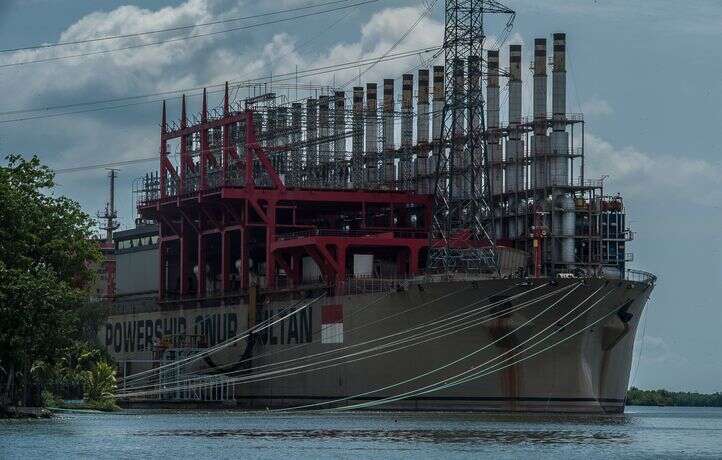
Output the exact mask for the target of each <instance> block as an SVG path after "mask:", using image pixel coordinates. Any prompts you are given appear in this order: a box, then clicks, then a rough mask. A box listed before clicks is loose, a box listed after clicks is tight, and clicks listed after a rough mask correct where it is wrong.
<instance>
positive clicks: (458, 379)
mask: <svg viewBox="0 0 722 460" xmlns="http://www.w3.org/2000/svg"><path fill="white" fill-rule="evenodd" d="M604 287H605V286H601V287H600V288H598V289H597V290H595V291H594V292H593V293H592V294H590V295H589V296H588V297H587V298H586V299H584V300H583V301H582V302H580V303H579V304H577V305H576V306H575V307H574V308H572V309H571V310H570V311H569V312H567V313H566V314H565V315H563V316H562V317H561V318H559V319H557V320H556V321H554V322H553V323H551V324H550V325H548V326H547V327H545V328H543V329H542V330H541V331H539V332H537V333H536V334H534V335H533V336H531V337H529V338H528V339H527V340H525V341H524V342H522V343H520V344H518V345H517V346H515V347H513V348H511V349H509V350H507V351H505V352H503V353H500V354H499V355H497V356H495V357H493V358H490V359H489V360H487V361H485V362H484V363H481V364H479V365H476V366H474V367H472V368H470V369H467V370H466V371H464V372H461V373H459V374H456V375H454V376H451V377H448V378H446V379H443V380H441V381H438V382H434V383H432V384H429V385H426V386H424V387H421V388H418V389H415V390H411V391H407V392H405V393H401V394H399V395H395V396H391V397H386V398H382V399H378V400H375V401H368V402H364V403H358V404H352V405H348V406H343V407H339V408H333V409H330V410H352V409H359V408H365V407H372V406H376V405H381V404H386V403H390V402H396V401H400V400H403V399H407V398H409V397H414V396H420V395H423V394H427V393H432V392H435V391H439V390H441V389H445V388H450V387H453V386H457V385H460V384H462V383H465V382H468V381H470V380H474V379H477V378H480V377H482V376H483V375H488V373H486V374H484V372H485V371H484V369H482V370H479V368H481V367H483V366H486V365H487V364H488V363H490V362H493V361H496V360H498V359H499V358H500V357H502V356H505V355H507V354H508V353H510V352H511V351H513V350H515V349H517V348H519V347H520V346H522V345H524V344H525V343H528V342H529V341H530V340H533V339H534V338H536V337H538V336H539V335H540V334H542V333H544V332H545V331H547V330H549V329H550V328H551V327H553V326H554V325H556V324H557V323H558V322H559V320H561V319H563V318H565V317H567V316H568V315H569V314H571V313H573V312H574V311H575V310H577V309H578V308H579V307H581V306H582V305H584V304H585V303H586V302H588V301H589V300H590V299H591V298H592V297H594V296H595V295H596V294H597V293H598V292H599V291H600V290H602V289H603V288H604ZM610 293H611V291H610V292H609V293H607V294H605V295H604V296H602V297H601V298H600V299H599V300H597V301H596V302H594V303H593V304H592V305H591V306H589V307H588V308H587V309H586V310H584V311H583V312H581V313H579V314H578V315H577V316H576V317H575V318H574V319H572V320H571V321H569V323H568V324H571V323H572V322H574V321H575V320H576V319H578V318H579V317H581V316H582V315H584V314H586V313H587V312H588V311H589V310H591V309H592V308H594V307H595V306H596V305H598V304H599V303H600V302H601V301H602V300H604V299H605V298H606V297H607V296H608V295H609V294H610ZM560 300H561V299H560ZM615 311H616V308H615ZM523 326H524V325H522V326H519V327H518V328H516V329H514V330H513V331H511V332H510V333H508V334H506V335H505V336H503V337H501V338H500V339H498V340H503V339H504V338H505V337H507V336H509V335H511V334H513V333H515V332H516V331H518V330H519V329H520V328H521V327H523ZM558 332H559V330H556V331H553V332H552V333H550V334H548V335H547V336H545V337H544V338H542V339H541V340H539V341H537V342H536V343H535V344H533V345H531V346H529V347H527V348H526V349H524V350H522V351H521V352H519V353H517V354H515V355H514V356H512V357H510V358H508V359H507V360H505V361H502V363H503V362H506V361H508V360H509V359H513V358H514V357H515V356H518V355H519V354H523V353H524V352H526V351H528V350H529V349H531V348H533V347H534V346H536V345H538V344H539V343H541V342H544V341H545V340H547V339H548V338H550V337H552V336H554V335H555V334H557V333H558ZM498 340H497V341H498ZM469 355H471V354H469ZM469 355H467V356H469ZM457 362H458V360H457ZM499 364H501V363H499ZM497 365H498V364H496V365H492V366H491V368H494V366H497ZM446 367H449V366H448V365H445V366H442V368H446ZM505 367H508V366H505ZM505 367H504V368H505ZM501 369H502V368H499V369H495V370H494V371H496V370H501ZM436 371H437V370H434V371H433V372H436ZM474 371H478V372H476V374H473V375H472V376H467V377H463V376H464V375H465V374H469V373H473V372H474ZM433 372H429V373H426V374H422V376H426V375H430V374H431V373H433ZM409 380H410V381H411V380H412V379H409ZM413 380H417V378H414V379H413ZM447 382H448V383H447ZM404 383H408V382H404ZM400 384H403V383H400ZM394 386H398V385H394ZM384 389H385V388H384ZM377 391H382V390H376V391H374V392H377ZM366 394H371V392H369V393H365V394H363V395H366ZM358 396H362V395H355V396H354V397H358ZM354 397H352V398H354ZM352 398H350V399H352ZM332 402H333V401H329V402H328V403H332Z"/></svg>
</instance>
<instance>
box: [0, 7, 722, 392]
mask: <svg viewBox="0 0 722 460" xmlns="http://www.w3.org/2000/svg"><path fill="white" fill-rule="evenodd" d="M309 3H316V2H309V1H308V0H303V1H301V0H266V1H263V2H258V1H251V0H247V1H243V0H205V1H201V0H185V1H182V0H176V1H167V0H165V1H162V0H144V1H142V2H141V1H131V0H124V1H117V0H106V1H103V2H97V1H91V0H74V1H72V2H57V1H53V0H16V1H14V0H0V48H2V49H4V50H6V49H13V48H19V47H26V46H31V45H37V44H42V43H57V42H65V41H73V40H82V39H86V38H92V37H97V36H105V35H119V34H129V33H135V32H141V31H147V30H154V29H163V28H169V27H176V26H183V25H193V24H199V23H206V22H209V21H214V20H218V19H224V18H236V17H242V16H248V15H253V14H257V13H264V12H271V11H277V10H279V9H285V8H293V7H298V6H302V5H307V4H309ZM352 3H353V2H352ZM506 4H507V5H508V6H509V7H511V8H512V9H514V10H515V11H516V12H517V16H516V20H515V25H514V29H513V33H512V34H511V36H510V37H509V39H508V40H507V41H506V43H504V45H505V46H506V45H508V44H510V43H520V44H523V45H524V58H523V59H524V62H528V61H529V59H530V57H531V52H530V48H529V44H532V43H533V40H534V38H538V37H547V38H550V37H551V34H552V33H554V32H566V33H567V50H568V53H569V56H568V97H567V105H568V112H582V113H584V115H585V120H586V128H585V134H586V158H587V177H589V178H594V177H602V176H603V175H608V176H609V177H608V178H606V179H605V191H606V192H608V193H610V194H616V193H621V194H622V195H623V196H624V197H625V205H626V207H627V211H628V214H629V215H628V223H630V224H631V226H632V227H633V230H634V231H635V240H634V241H633V242H631V243H630V247H631V251H632V252H633V253H634V262H633V263H631V267H632V268H638V269H643V270H648V271H651V272H654V273H655V274H657V275H658V277H659V281H658V284H657V287H656V288H655V290H654V293H653V294H652V297H651V298H650V301H649V303H648V305H647V308H646V310H645V313H644V315H643V318H642V322H641V324H640V329H639V331H638V334H637V341H636V344H635V351H634V353H635V362H634V364H633V366H632V375H631V384H632V385H635V386H638V387H641V388H661V387H664V388H668V389H672V390H686V391H704V392H712V391H722V383H721V382H722V308H721V306H722V305H720V299H722V162H721V161H722V160H720V158H722V155H721V154H722V152H721V150H722V149H721V148H720V144H719V142H718V137H719V136H718V127H719V126H721V125H722V78H720V75H722V60H720V59H719V49H718V46H719V42H720V39H722V4H720V3H719V2H718V1H706V0H695V2H690V3H689V4H686V5H685V6H684V7H682V6H680V5H679V2H676V1H673V0H669V1H668V0H655V1H654V2H649V1H631V0H547V1H545V2H539V1H537V0H508V1H507V2H506ZM424 5H425V3H423V2H415V1H407V0H388V1H384V0H379V1H377V2H374V3H369V4H364V5H359V6H356V7H354V8H352V9H346V10H339V11H335V12H330V13H326V14H322V15H318V16H313V17H307V18H303V19H301V20H296V21H288V22H283V23H277V24H274V25H268V26H262V27H256V28H252V29H247V30H237V31H232V32H227V33H220V34H215V35H211V36H206V37H200V38H196V39H191V40H180V41H174V42H171V43H166V44H162V45H155V46H147V47H141V48H134V49H131V50H126V51H119V52H112V53H105V52H104V51H105V50H108V49H111V48H116V47H123V46H134V45H138V44H142V43H148V42H152V41H155V40H159V39H167V38H172V37H178V36H182V35H183V34H189V33H202V32H208V31H215V30H221V29H226V28H231V27H238V26H239V25H245V24H252V23H254V22H258V21H268V20H270V18H268V17H266V18H261V19H256V20H249V21H241V22H233V23H227V24H220V25H216V26H213V27H197V28H195V29H192V30H191V31H189V30H183V31H179V32H175V33H169V34H165V35H158V36H150V37H149V36H144V37H135V38H127V39H123V40H114V41H103V42H94V43H90V44H83V45H73V46H67V47H59V48H46V49H37V50H24V51H16V52H0V94H2V97H1V98H0V101H1V102H0V112H1V113H2V114H0V153H2V154H3V156H4V155H6V154H10V153H19V154H22V155H25V156H30V155H32V154H37V155H38V156H39V157H40V159H41V160H42V161H43V162H45V163H46V164H48V165H50V166H51V167H53V168H56V169H62V168H71V167H76V166H84V165H96V164H103V163H108V162H116V161H124V160H132V159H138V158H149V157H153V156H155V155H157V153H158V147H159V121H160V103H159V102H157V101H155V99H156V98H150V99H151V100H153V101H155V102H152V103H138V104H135V105H130V106H126V107H121V108H115V109H112V110H98V111H94V112H84V113H76V114H66V115H63V116H57V117H50V118H39V119H34V120H20V121H12V120H16V119H18V118H28V117H33V116H38V115H43V116H44V115H48V114H51V113H54V112H53V111H41V112H32V113H12V114H8V113H7V112H15V111H20V110H26V109H39V108H46V107H54V106H60V105H67V104H74V103H77V102H86V101H97V100H105V99H113V98H120V97H126V96H132V95H142V94H149V93H156V92H161V91H170V90H176V89H182V88H196V87H200V86H203V85H208V84H215V83H220V82H223V81H226V80H232V81H233V80H239V79H248V78H255V77H260V76H267V75H271V74H273V75H280V74H283V73H288V72H294V71H295V69H296V68H298V69H304V68H313V67H320V66H323V65H327V64H334V63H340V62H347V61H352V60H356V59H360V58H363V57H373V56H379V55H381V54H383V53H384V52H385V51H386V50H387V49H389V48H390V47H391V46H392V45H393V44H394V43H395V42H396V41H397V40H398V39H399V38H400V37H401V36H402V35H403V33H404V31H406V30H407V29H408V28H409V27H410V26H411V24H412V23H413V22H414V21H415V20H416V18H418V17H419V15H420V14H421V12H422V11H423V9H424V8H425V6H424ZM442 7H443V2H442V1H441V0H439V1H437V4H436V5H435V6H434V8H433V10H432V11H431V14H430V16H429V17H428V18H426V19H424V20H423V22H422V23H421V24H420V25H419V27H417V28H416V29H414V31H413V32H412V33H411V34H409V36H408V37H406V39H405V40H404V41H403V42H402V43H401V44H400V45H399V46H398V48H396V51H403V50H412V49H418V48H424V47H430V46H436V45H438V44H440V42H441V38H442V35H443V8H442ZM327 8H330V7H327ZM293 14H299V13H293ZM290 15H292V14H288V15H286V16H290ZM502 29H503V22H502V21H501V18H493V17H492V18H489V21H488V23H487V34H488V36H489V44H490V45H492V46H494V45H495V44H496V45H498V42H497V40H499V36H500V35H501V31H502ZM89 52H90V53H96V54H93V55H91V56H85V57H82V58H73V59H65V60H55V61H50V62H44V63H35V64H24V65H14V66H7V65H6V64H13V63H18V62H23V61H28V60H37V59H52V58H53V57H56V56H60V55H67V54H78V53H89ZM505 56H506V55H505V51H504V49H502V57H501V59H502V63H503V62H504V60H505ZM421 62H424V61H420V60H419V58H418V57H412V58H409V59H406V60H401V61H394V62H388V63H381V64H379V65H377V66H375V67H374V68H372V69H370V70H369V71H368V72H367V73H365V74H364V75H363V77H362V80H363V81H362V83H363V82H366V81H378V82H380V80H381V79H382V78H384V77H386V78H389V77H396V78H398V77H399V76H400V75H401V74H402V73H403V72H404V71H407V70H408V69H409V68H413V67H416V66H418V65H419V64H420V63H421ZM357 73H358V70H352V71H345V72H338V73H336V74H332V75H331V74H329V75H323V76H320V77H314V79H313V81H312V83H315V84H324V85H329V84H333V83H334V82H345V81H347V80H348V79H350V78H353V77H354V76H355V75H356V74H357ZM524 78H525V79H527V82H525V86H524V91H525V92H524V94H525V97H524V104H525V107H524V111H525V112H528V110H529V109H530V107H531V104H530V102H531V99H530V89H529V88H530V85H529V84H528V83H529V74H528V73H527V74H525V75H524ZM305 82H308V81H307V80H302V81H301V83H305ZM242 91H243V90H242ZM242 91H239V93H240V96H245V95H244V94H243V93H242ZM292 92H293V90H292V89H291V90H289V94H288V96H289V97H292V96H293V94H292ZM214 97H216V96H212V97H211V104H212V105H213V104H217V103H218V102H219V101H218V100H217V98H216V99H214ZM148 100H149V99H144V100H137V101H136V102H143V101H148ZM190 104H191V105H195V106H196V107H197V106H198V104H199V101H198V98H197V97H191V98H190ZM115 105H122V104H115ZM178 105H179V103H178V100H177V99H169V100H168V106H169V117H170V118H176V117H177V116H178ZM78 109H79V108H67V109H64V111H65V112H68V111H77V110H78ZM502 118H505V117H504V115H503V114H502ZM156 168H157V165H156V164H154V163H152V162H148V163H141V164H135V165H131V166H124V167H121V170H120V172H119V179H118V183H117V198H116V201H117V202H118V209H119V213H120V217H121V222H122V225H123V227H127V226H132V223H133V218H134V212H133V200H132V193H131V191H132V186H133V180H134V179H135V178H137V177H140V176H142V175H143V174H144V173H145V171H149V170H153V169H156ZM106 174H107V171H105V170H104V169H102V168H97V169H91V170H84V171H81V172H75V173H63V174H59V175H58V176H57V182H58V183H59V188H58V191H57V193H61V194H65V195H67V196H69V197H71V198H73V199H75V200H77V201H79V202H80V203H81V204H82V205H83V207H84V209H85V210H86V211H87V212H88V213H90V214H93V215H94V214H95V212H96V211H98V210H101V209H103V208H104V206H105V202H106V200H107V178H106Z"/></svg>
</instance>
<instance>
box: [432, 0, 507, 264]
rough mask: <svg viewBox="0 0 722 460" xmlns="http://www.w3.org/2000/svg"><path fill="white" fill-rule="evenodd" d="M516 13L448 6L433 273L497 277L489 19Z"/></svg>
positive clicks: (462, 2) (490, 1)
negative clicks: (485, 75) (486, 70)
mask: <svg viewBox="0 0 722 460" xmlns="http://www.w3.org/2000/svg"><path fill="white" fill-rule="evenodd" d="M485 14H505V15H508V16H509V18H508V21H507V29H509V28H510V27H511V25H512V23H513V20H514V15H515V13H514V11H513V10H511V9H509V8H507V7H506V6H504V5H502V4H501V3H499V2H497V1H494V0H446V2H445V21H444V22H445V29H444V61H445V67H444V69H445V70H444V72H445V75H444V90H445V104H444V110H443V119H444V123H443V126H442V134H441V139H440V142H439V143H438V144H437V146H436V148H437V151H436V152H435V156H436V160H437V161H436V171H435V181H436V190H435V198H434V216H433V225H432V231H431V245H430V248H429V258H428V268H429V269H430V270H432V271H444V272H454V271H495V270H496V267H497V257H496V250H495V237H494V231H493V228H492V225H493V224H492V221H493V219H492V217H493V216H492V213H493V210H492V209H491V207H490V203H491V195H490V188H489V159H488V155H487V149H486V121H485V119H484V97H483V93H482V87H481V82H482V60H483V55H484V54H483V53H484V40H485V38H486V37H485V32H484V15H485Z"/></svg>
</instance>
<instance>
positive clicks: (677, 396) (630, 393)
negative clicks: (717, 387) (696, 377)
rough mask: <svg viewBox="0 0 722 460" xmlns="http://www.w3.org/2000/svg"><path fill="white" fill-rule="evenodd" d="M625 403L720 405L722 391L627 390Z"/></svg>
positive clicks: (721, 402)
mask: <svg viewBox="0 0 722 460" xmlns="http://www.w3.org/2000/svg"><path fill="white" fill-rule="evenodd" d="M627 405H630V406H687V407H722V393H719V392H718V393H712V394H703V393H694V392H683V391H680V392H674V391H667V390H661V389H660V390H640V389H639V388H635V387H632V388H630V389H629V390H627Z"/></svg>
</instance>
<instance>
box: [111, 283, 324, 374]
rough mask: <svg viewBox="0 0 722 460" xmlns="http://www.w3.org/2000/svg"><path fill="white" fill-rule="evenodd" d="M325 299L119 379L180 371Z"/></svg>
mask: <svg viewBox="0 0 722 460" xmlns="http://www.w3.org/2000/svg"><path fill="white" fill-rule="evenodd" d="M324 297H326V294H325V293H324V294H321V295H320V296H318V297H316V298H315V299H313V300H312V301H310V302H308V303H306V304H305V305H302V306H301V307H299V308H298V309H296V310H294V311H292V312H291V313H288V314H286V315H285V316H282V317H279V318H277V319H275V320H273V321H271V319H272V318H269V320H268V321H267V323H266V324H265V325H262V326H261V325H260V324H259V325H255V326H253V327H251V328H249V329H246V330H245V331H243V332H241V333H240V334H238V335H236V336H235V337H232V338H231V339H228V340H226V341H224V342H221V343H219V344H217V345H215V346H213V347H211V348H208V349H206V350H203V351H202V352H200V353H196V354H194V355H191V356H188V357H186V358H183V359H180V360H178V361H173V362H171V363H168V364H164V365H162V366H158V367H156V368H153V369H148V370H145V371H141V372H138V373H136V374H132V375H129V376H127V377H124V378H121V379H119V381H120V382H121V383H128V382H134V381H136V380H138V379H139V378H141V377H143V376H145V375H150V374H154V373H156V372H160V371H161V370H162V369H167V368H169V367H173V368H176V369H178V368H180V367H182V366H186V365H188V364H190V363H192V362H195V361H198V360H199V359H201V358H203V357H205V356H209V355H211V354H213V353H215V352H216V351H218V350H220V349H223V348H226V347H229V346H231V345H233V344H234V343H236V342H238V341H240V340H243V339H245V338H246V337H248V336H249V335H251V334H254V333H257V332H259V331H261V330H263V329H265V328H267V327H271V326H273V325H274V324H277V323H278V322H280V321H283V320H284V319H286V318H288V317H289V316H293V315H295V314H296V313H298V312H300V311H302V310H304V309H306V308H308V307H309V306H311V305H313V304H314V303H316V302H318V301H319V300H321V299H322V298H324ZM299 303H300V302H296V303H295V304H294V305H293V306H295V305H298V304H299ZM293 306H291V307H290V308H293ZM286 310H288V308H286V309H283V310H281V312H279V314H280V313H282V312H284V311H286ZM145 378H147V377H145Z"/></svg>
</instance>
